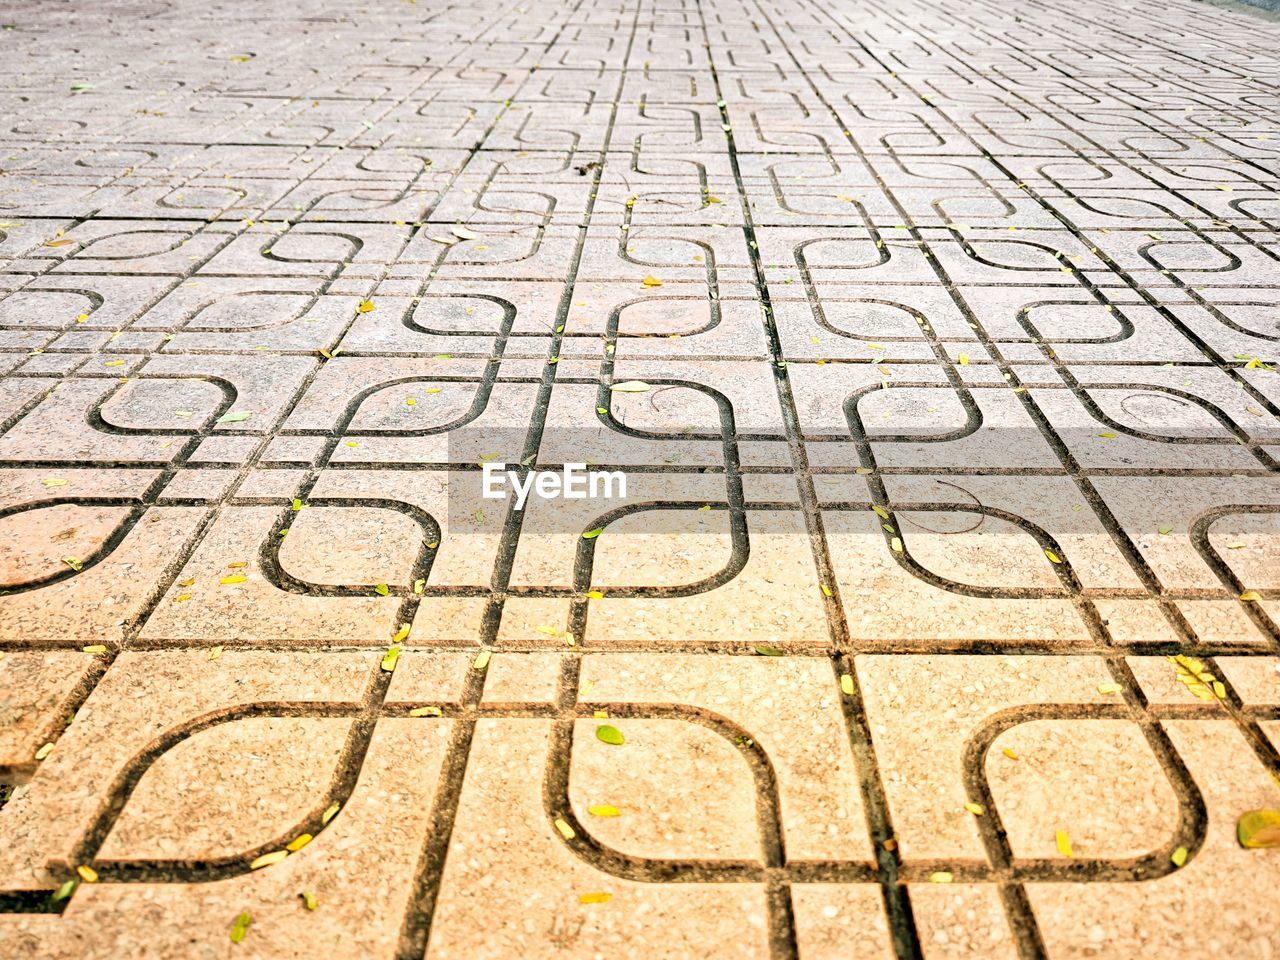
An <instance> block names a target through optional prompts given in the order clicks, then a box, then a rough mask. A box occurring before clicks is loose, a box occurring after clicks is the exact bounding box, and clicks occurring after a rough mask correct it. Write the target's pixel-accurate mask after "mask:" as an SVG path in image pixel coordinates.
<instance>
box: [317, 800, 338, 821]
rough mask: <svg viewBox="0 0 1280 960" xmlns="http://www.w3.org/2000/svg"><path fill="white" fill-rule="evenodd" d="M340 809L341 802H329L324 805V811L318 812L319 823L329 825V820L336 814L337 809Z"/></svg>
mask: <svg viewBox="0 0 1280 960" xmlns="http://www.w3.org/2000/svg"><path fill="white" fill-rule="evenodd" d="M341 809H342V804H340V803H336V802H335V803H331V804H329V806H327V807H325V811H324V813H322V814H320V823H321V824H322V825H324V826H328V825H329V821H330V820H332V819H333V818H334V817H336V816H337V815H338V811H339V810H341Z"/></svg>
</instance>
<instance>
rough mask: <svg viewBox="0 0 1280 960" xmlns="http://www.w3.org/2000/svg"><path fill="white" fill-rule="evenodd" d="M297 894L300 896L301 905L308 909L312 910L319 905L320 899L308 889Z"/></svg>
mask: <svg viewBox="0 0 1280 960" xmlns="http://www.w3.org/2000/svg"><path fill="white" fill-rule="evenodd" d="M298 896H300V897H301V898H302V905H303V906H304V907H306V908H307V909H308V910H314V909H315V908H316V907H318V906H320V901H319V900H317V899H316V895H315V894H314V893H312V892H311V891H310V890H303V891H302V892H301V893H300V894H298Z"/></svg>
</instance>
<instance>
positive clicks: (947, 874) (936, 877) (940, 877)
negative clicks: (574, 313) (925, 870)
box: [929, 870, 955, 883]
mask: <svg viewBox="0 0 1280 960" xmlns="http://www.w3.org/2000/svg"><path fill="white" fill-rule="evenodd" d="M954 879H955V877H954V876H953V875H952V873H951V871H950V870H935V871H933V873H931V874H929V882H930V883H950V882H951V881H952V880H954Z"/></svg>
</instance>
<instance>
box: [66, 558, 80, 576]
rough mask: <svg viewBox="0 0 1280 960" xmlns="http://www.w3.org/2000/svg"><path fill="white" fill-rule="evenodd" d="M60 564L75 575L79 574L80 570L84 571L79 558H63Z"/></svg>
mask: <svg viewBox="0 0 1280 960" xmlns="http://www.w3.org/2000/svg"><path fill="white" fill-rule="evenodd" d="M62 562H63V563H65V564H66V565H67V566H68V567H70V568H71V569H72V570H74V571H75V572H76V573H79V572H80V571H81V570H83V569H84V561H83V560H81V559H80V558H79V557H63V558H62Z"/></svg>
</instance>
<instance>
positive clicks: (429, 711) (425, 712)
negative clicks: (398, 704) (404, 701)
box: [409, 707, 444, 717]
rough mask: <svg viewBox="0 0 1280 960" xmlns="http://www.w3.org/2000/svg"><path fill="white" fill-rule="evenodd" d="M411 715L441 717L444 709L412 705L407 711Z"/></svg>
mask: <svg viewBox="0 0 1280 960" xmlns="http://www.w3.org/2000/svg"><path fill="white" fill-rule="evenodd" d="M409 716H411V717H443V716H444V711H443V710H441V709H440V708H439V707H414V708H413V709H412V710H410V711H409Z"/></svg>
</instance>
